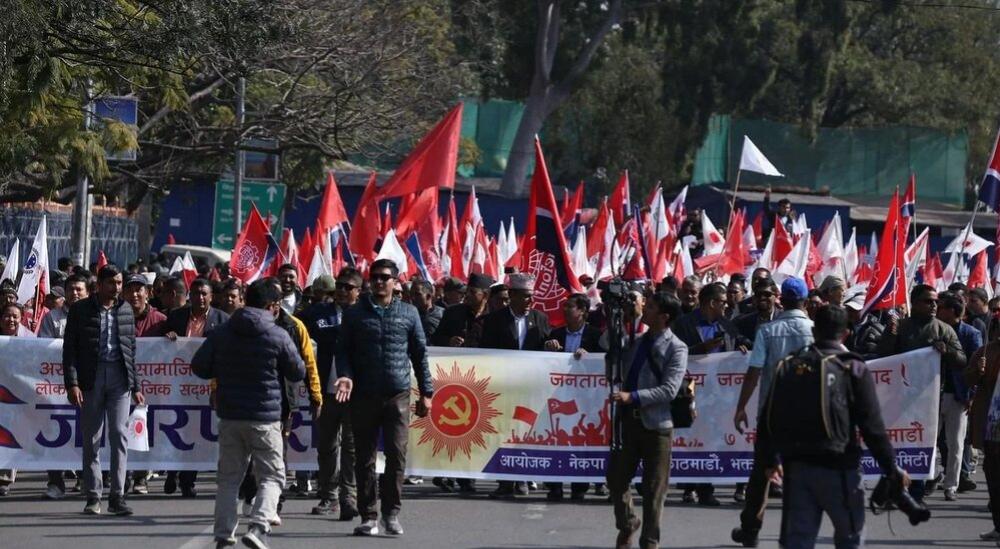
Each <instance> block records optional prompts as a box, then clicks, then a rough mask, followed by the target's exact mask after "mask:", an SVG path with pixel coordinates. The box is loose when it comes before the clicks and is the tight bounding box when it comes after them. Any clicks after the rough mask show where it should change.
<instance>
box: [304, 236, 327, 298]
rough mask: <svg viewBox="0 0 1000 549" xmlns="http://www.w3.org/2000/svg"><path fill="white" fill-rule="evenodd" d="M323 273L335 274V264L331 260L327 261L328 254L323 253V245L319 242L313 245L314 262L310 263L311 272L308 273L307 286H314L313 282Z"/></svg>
mask: <svg viewBox="0 0 1000 549" xmlns="http://www.w3.org/2000/svg"><path fill="white" fill-rule="evenodd" d="M323 275H330V276H333V265H332V264H331V263H330V262H327V260H326V254H325V253H323V246H322V245H321V244H320V243H318V242H317V243H316V244H315V245H314V246H313V251H312V262H311V263H309V272H308V273H306V287H308V286H312V283H313V282H315V281H316V279H317V278H319V277H321V276H323Z"/></svg>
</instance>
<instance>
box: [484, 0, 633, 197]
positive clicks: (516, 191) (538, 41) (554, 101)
mask: <svg viewBox="0 0 1000 549" xmlns="http://www.w3.org/2000/svg"><path fill="white" fill-rule="evenodd" d="M537 4H538V10H537V21H536V24H535V40H534V59H533V60H534V68H533V71H532V77H531V88H530V90H529V93H528V97H527V100H526V102H525V108H524V114H523V115H522V117H521V122H520V124H519V125H518V128H517V132H516V133H515V135H514V143H513V145H512V147H511V151H510V157H509V158H508V160H507V168H506V169H505V170H504V176H503V184H502V187H501V190H502V191H503V192H505V193H507V194H510V195H521V194H523V192H524V186H525V181H526V177H527V170H528V166H529V164H530V161H531V158H532V155H533V154H534V153H533V150H534V149H533V146H532V143H533V141H534V138H535V135H537V134H538V133H539V132H540V131H541V129H542V125H543V124H544V123H545V120H546V119H547V118H548V117H549V115H551V114H552V112H553V111H554V110H555V109H556V108H557V107H559V106H560V105H561V104H563V103H564V102H565V101H566V99H568V98H569V96H570V94H571V93H572V92H573V90H574V89H575V88H576V86H577V85H578V83H579V81H580V79H581V78H582V77H583V75H584V72H585V71H586V70H587V68H588V67H589V66H590V63H591V62H592V61H593V59H594V56H595V55H596V54H597V51H598V48H600V47H601V44H602V42H603V41H604V38H605V37H606V36H607V35H608V33H610V32H611V30H612V29H613V28H614V27H615V26H616V25H617V24H618V23H619V22H620V20H621V16H622V0H611V1H610V2H606V3H605V2H601V3H592V2H584V3H580V4H578V7H577V8H576V11H577V13H576V15H577V16H578V17H583V18H587V16H590V17H591V18H593V17H594V12H605V13H600V15H599V21H600V22H599V24H598V25H597V26H596V27H595V28H593V30H591V31H590V32H589V34H587V35H585V37H584V39H583V40H582V41H581V44H580V48H579V51H578V52H577V53H576V54H575V56H574V57H573V58H572V59H571V60H570V61H569V63H568V64H567V65H565V67H566V68H565V69H562V67H560V66H559V65H557V56H558V53H559V47H560V42H561V40H562V39H563V28H562V26H563V20H562V18H563V2H561V1H559V0H538V2H537ZM560 69H561V70H560ZM559 72H564V74H563V75H562V76H561V77H559V76H558V74H559Z"/></svg>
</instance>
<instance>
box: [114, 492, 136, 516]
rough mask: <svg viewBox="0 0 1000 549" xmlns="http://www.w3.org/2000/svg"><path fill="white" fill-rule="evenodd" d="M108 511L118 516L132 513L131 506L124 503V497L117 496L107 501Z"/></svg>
mask: <svg viewBox="0 0 1000 549" xmlns="http://www.w3.org/2000/svg"><path fill="white" fill-rule="evenodd" d="M108 512H109V513H111V514H112V515H117V516H119V517H127V516H130V515H131V514H132V508H131V507H129V506H128V505H127V504H126V503H125V498H123V497H121V496H118V497H116V498H114V497H113V498H111V499H110V500H109V501H108Z"/></svg>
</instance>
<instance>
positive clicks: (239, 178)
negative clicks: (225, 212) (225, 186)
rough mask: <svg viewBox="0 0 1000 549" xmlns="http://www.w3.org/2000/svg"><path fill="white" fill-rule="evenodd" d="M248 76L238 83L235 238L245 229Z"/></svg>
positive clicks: (234, 182) (234, 186) (234, 185)
mask: <svg viewBox="0 0 1000 549" xmlns="http://www.w3.org/2000/svg"><path fill="white" fill-rule="evenodd" d="M246 91H247V81H246V78H244V77H242V76H241V77H240V79H239V81H238V82H237V84H236V170H235V171H234V172H233V220H234V221H233V222H234V223H235V224H236V226H235V227H233V238H234V239H235V238H236V236H238V235H239V234H240V230H242V229H243V150H242V149H241V148H240V142H241V141H242V140H243V123H244V122H245V120H246V97H245V96H246Z"/></svg>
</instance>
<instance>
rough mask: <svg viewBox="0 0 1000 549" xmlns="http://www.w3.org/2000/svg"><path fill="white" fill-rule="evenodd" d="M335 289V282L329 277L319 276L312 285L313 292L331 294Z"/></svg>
mask: <svg viewBox="0 0 1000 549" xmlns="http://www.w3.org/2000/svg"><path fill="white" fill-rule="evenodd" d="M336 287H337V282H336V281H335V280H334V279H333V277H332V276H330V275H320V276H319V277H318V278H317V279H316V280H314V281H313V283H312V291H313V292H323V293H329V292H332V291H333V290H334V289H336Z"/></svg>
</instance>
